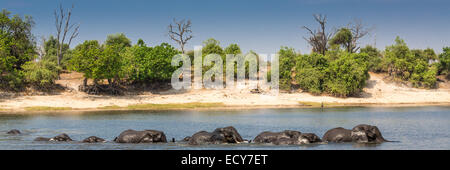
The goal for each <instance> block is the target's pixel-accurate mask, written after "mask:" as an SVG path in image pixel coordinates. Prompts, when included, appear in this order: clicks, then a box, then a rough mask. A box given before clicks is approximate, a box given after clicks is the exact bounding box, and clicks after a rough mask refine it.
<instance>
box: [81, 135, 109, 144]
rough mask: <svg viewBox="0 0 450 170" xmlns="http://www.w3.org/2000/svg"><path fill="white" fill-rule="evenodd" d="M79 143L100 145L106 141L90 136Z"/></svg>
mask: <svg viewBox="0 0 450 170" xmlns="http://www.w3.org/2000/svg"><path fill="white" fill-rule="evenodd" d="M81 142H82V143H102V142H106V140H105V139H103V138H99V137H97V136H90V137H88V138H86V139H84V140H83V141H81Z"/></svg>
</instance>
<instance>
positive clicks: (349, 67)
mask: <svg viewBox="0 0 450 170" xmlns="http://www.w3.org/2000/svg"><path fill="white" fill-rule="evenodd" d="M367 58H368V55H367V54H365V53H360V54H355V53H353V54H350V53H341V56H340V57H339V58H338V59H337V60H335V61H332V62H330V65H329V67H328V68H327V71H326V74H327V75H326V80H325V82H324V90H325V91H326V92H327V93H330V94H332V95H334V96H338V97H347V96H351V95H355V94H357V93H359V92H360V91H361V90H362V89H363V88H364V86H365V84H366V80H367V79H368V78H369V73H368V71H369V67H368V63H367Z"/></svg>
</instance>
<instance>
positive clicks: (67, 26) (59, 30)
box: [54, 4, 80, 65]
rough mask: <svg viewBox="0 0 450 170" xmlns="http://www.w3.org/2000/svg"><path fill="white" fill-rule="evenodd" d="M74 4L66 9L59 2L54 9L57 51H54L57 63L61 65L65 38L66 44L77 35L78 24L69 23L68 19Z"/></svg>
mask: <svg viewBox="0 0 450 170" xmlns="http://www.w3.org/2000/svg"><path fill="white" fill-rule="evenodd" d="M74 7H75V6H74V5H73V4H72V8H70V9H68V10H67V11H65V10H64V8H63V6H62V4H59V9H55V12H54V14H55V26H56V38H57V40H58V44H57V45H58V51H57V52H56V54H57V56H58V57H57V58H58V65H61V60H62V57H63V55H64V54H63V53H64V51H63V48H64V43H65V42H66V39H67V38H68V39H69V42H68V45H69V46H70V43H72V40H73V39H74V38H75V37H77V36H78V31H79V29H80V24H71V23H70V19H71V17H72V10H73V8H74Z"/></svg>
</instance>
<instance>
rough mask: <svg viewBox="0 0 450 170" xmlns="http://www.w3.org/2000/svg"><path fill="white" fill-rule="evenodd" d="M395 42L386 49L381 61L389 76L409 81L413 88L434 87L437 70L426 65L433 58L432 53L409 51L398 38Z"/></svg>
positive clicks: (428, 51)
mask: <svg viewBox="0 0 450 170" xmlns="http://www.w3.org/2000/svg"><path fill="white" fill-rule="evenodd" d="M395 42H396V43H395V44H394V45H392V46H388V47H386V50H385V57H384V58H383V60H384V61H382V64H384V65H385V67H386V68H385V70H386V71H387V72H388V73H389V75H391V76H393V77H394V78H398V79H401V80H404V81H409V82H411V83H412V84H413V86H414V87H426V88H433V87H435V84H436V75H437V73H438V72H437V71H438V70H437V67H433V66H430V65H429V64H428V62H429V60H430V59H433V58H435V56H433V54H434V51H432V50H430V49H427V50H425V51H423V50H410V49H409V48H408V46H407V45H406V43H405V42H404V41H403V40H402V39H400V38H399V37H397V38H396V39H395ZM433 74H434V75H433Z"/></svg>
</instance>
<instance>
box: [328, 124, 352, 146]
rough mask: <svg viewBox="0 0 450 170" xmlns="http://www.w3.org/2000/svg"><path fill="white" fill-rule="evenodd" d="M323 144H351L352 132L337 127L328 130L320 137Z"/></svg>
mask: <svg viewBox="0 0 450 170" xmlns="http://www.w3.org/2000/svg"><path fill="white" fill-rule="evenodd" d="M322 141H324V142H335V143H341V142H352V141H353V140H352V130H349V129H344V128H342V127H337V128H333V129H330V130H328V131H327V132H326V133H325V134H324V135H323V137H322Z"/></svg>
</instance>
